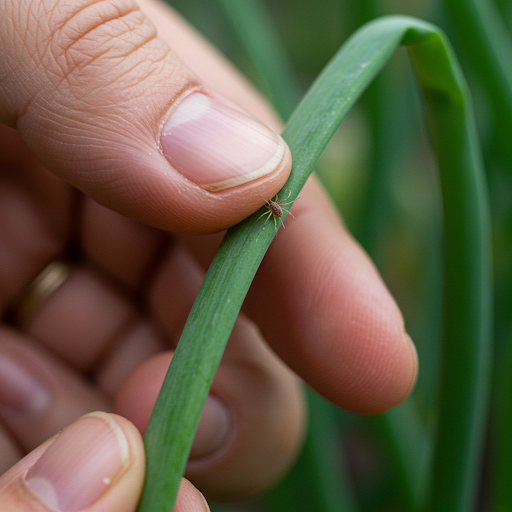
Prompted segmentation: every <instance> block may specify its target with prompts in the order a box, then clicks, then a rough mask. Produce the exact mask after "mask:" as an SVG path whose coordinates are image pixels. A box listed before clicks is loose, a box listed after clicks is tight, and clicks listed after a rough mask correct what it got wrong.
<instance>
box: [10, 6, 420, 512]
mask: <svg viewBox="0 0 512 512" xmlns="http://www.w3.org/2000/svg"><path fill="white" fill-rule="evenodd" d="M83 3H89V4H91V5H92V6H93V7H94V8H97V9H101V8H102V7H103V6H104V5H105V4H111V5H117V4H119V5H120V4H123V5H124V4H127V3H129V2H122V1H120V0H119V1H114V0H111V1H110V2H86V1H85V0H83ZM0 4H1V10H2V12H5V13H7V16H2V20H10V22H11V24H10V25H9V26H8V27H7V29H6V28H5V27H0V38H1V40H0V44H1V45H2V48H3V49H4V50H3V52H4V53H5V55H6V56H8V58H7V57H6V61H5V62H3V63H2V66H3V67H1V68H0V121H1V122H2V123H3V125H1V126H0V140H1V141H2V144H1V146H0V233H2V237H1V239H0V282H1V283H2V289H1V291H0V307H1V308H2V311H3V313H4V314H7V313H9V311H10V310H12V308H13V305H14V304H15V303H16V300H18V298H19V297H20V296H21V294H22V291H23V290H24V289H25V287H26V286H27V285H28V284H29V283H30V282H31V281H32V280H33V279H34V277H35V276H37V275H38V273H39V272H40V271H41V270H42V269H43V268H44V267H45V266H46V265H47V264H48V263H49V262H50V261H52V260H54V259H56V258H59V257H60V256H61V254H62V252H63V251H65V250H66V248H67V247H68V246H69V244H70V241H71V240H72V241H73V243H74V246H75V247H76V249H77V251H76V252H78V253H79V254H80V258H79V259H78V260H77V262H76V267H75V268H74V269H73V270H72V272H71V275H70V277H69V278H68V279H67V280H66V282H65V283H64V284H63V285H62V286H61V287H60V288H59V289H58V290H57V291H56V292H55V293H54V294H52V295H51V296H50V297H49V298H48V299H47V300H46V301H45V302H44V303H43V304H42V305H41V307H40V308H38V309H37V310H36V311H33V312H31V313H30V314H29V315H28V317H27V318H25V319H24V320H23V322H22V324H21V325H18V326H16V327H13V326H11V325H3V326H2V327H0V357H1V356H2V355H4V356H5V355H7V356H8V357H10V358H11V359H14V360H16V361H17V362H18V364H19V365H21V366H23V367H24V368H26V369H27V371H29V372H30V374H31V375H33V376H35V377H36V378H37V379H38V381H39V382H40V383H41V384H42V385H43V386H44V387H45V389H48V390H49V393H50V396H51V401H50V404H49V406H48V407H47V408H46V409H45V410H44V411H43V412H42V413H38V414H35V413H33V412H30V413H26V411H22V412H21V413H20V412H19V411H14V412H13V411H12V410H9V409H8V408H5V407H3V406H0V449H1V450H2V457H1V458H0V459H1V461H0V472H4V475H3V477H2V478H0V503H2V504H6V505H3V506H5V507H6V510H8V511H13V512H14V511H15V512H22V511H23V512H24V511H28V510H30V511H47V510H48V508H46V507H45V506H44V505H42V504H41V503H40V502H39V501H38V500H37V499H35V498H34V497H33V495H31V494H30V493H27V492H26V490H24V487H23V485H21V484H20V481H21V480H20V479H21V478H22V475H23V473H24V472H25V470H26V469H28V468H30V467H31V466H32V465H33V464H34V461H36V460H38V459H39V458H40V457H41V456H42V454H43V453H44V452H45V450H46V449H47V448H48V442H46V443H45V441H46V440H47V439H48V438H50V437H51V436H53V435H54V434H55V433H56V432H58V431H59V430H60V429H62V428H63V427H65V426H67V425H69V424H71V423H72V422H73V421H75V420H76V419H77V418H78V417H79V416H80V415H82V414H85V413H88V412H90V411H93V410H103V411H115V412H116V413H118V414H119V415H121V416H120V418H121V419H120V420H119V422H120V424H121V428H122V429H123V431H124V433H125V435H126V437H127V438H128V439H129V444H130V446H131V447H132V455H131V459H130V470H129V471H127V472H126V473H125V476H126V478H125V476H123V477H122V478H120V479H119V480H118V481H117V483H116V485H114V486H113V487H112V488H111V489H110V490H109V491H108V492H106V493H105V495H104V497H103V498H102V500H100V501H99V502H97V503H96V504H95V508H93V509H91V512H103V511H107V510H109V511H111V510H119V512H128V511H131V510H134V508H135V505H136V501H137V498H138V495H137V493H136V492H135V493H134V492H133V489H139V488H140V484H141V482H142V478H143V467H144V456H143V450H142V448H141V438H140V435H139V433H138V430H139V431H144V429H145V426H146V424H147V420H148V416H149V413H150V409H151V406H152V405H151V404H152V403H153V401H154V399H155V398H156V394H157V393H158V389H159V386H160V383H161V381H162V379H163V375H164V373H165V370H166V368H167V366H168V364H169V361H170V359H171V358H172V353H173V348H174V347H175V345H176V343H177V340H178V338H179V333H180V331H181V329H182V327H183V324H184V322H185V320H186V316H187V313H188V309H189V307H190V305H191V303H192V301H193V298H194V295H195V293H196V292H197V290H198V287H199V285H200V282H201V279H202V276H203V275H204V269H205V268H206V267H207V265H208V262H209V261H210V259H211V257H212V256H213V254H214V252H215V248H216V247H217V245H218V243H219V241H220V237H221V234H218V233H216V232H218V231H219V230H221V229H224V228H226V227H228V226H230V225H232V224H235V223H236V222H238V221H239V220H240V219H243V218H245V217H247V216H248V215H249V214H251V213H253V212H254V211H255V210H256V209H257V208H259V207H260V206H261V205H262V204H264V200H263V199H262V197H274V196H275V194H276V193H277V192H278V191H279V189H280V188H281V186H282V184H283V183H284V182H285V180H286V178H287V176H288V173H289V171H290V166H291V160H290V156H289V154H285V157H284V158H283V161H282V162H281V164H280V165H279V167H278V169H277V170H276V171H275V172H274V173H272V174H271V175H269V176H266V177H264V178H260V179H259V180H256V181H255V182H251V183H248V184H245V185H241V186H238V187H234V188H232V189H227V190H225V191H220V192H215V193H211V192H207V191H205V190H203V189H201V188H200V187H197V186H188V185H187V186H186V187H184V186H182V184H179V185H178V184H176V183H173V182H172V180H168V181H166V182H165V183H163V182H162V179H161V178H160V177H159V175H158V173H157V171H158V170H159V169H161V170H162V174H165V172H166V167H165V165H166V163H165V162H164V161H163V160H162V159H158V157H155V161H154V162H152V168H154V169H155V174H154V175H151V176H149V177H148V176H143V177H142V178H141V177H140V173H138V172H137V170H138V167H137V165H136V164H137V162H139V161H140V160H141V158H145V157H143V156H142V155H143V153H144V150H145V149H146V148H149V147H151V148H152V147H153V146H152V145H154V141H155V140H156V138H158V129H159V127H160V126H161V124H162V121H163V120H164V119H165V116H166V115H167V113H168V110H169V105H170V104H172V102H173V101H174V100H175V99H176V98H177V97H178V96H179V95H180V92H181V91H182V90H183V88H184V87H190V86H191V85H193V84H196V85H197V84H201V87H202V88H203V90H205V91H207V92H208V94H209V95H211V96H212V97H217V98H221V99H222V101H223V102H226V103H229V104H234V105H237V106H238V107H239V108H242V109H245V110H246V111H247V112H248V113H250V114H251V115H253V116H254V117H256V118H257V119H259V120H262V121H264V122H265V123H267V124H269V125H271V126H273V127H274V129H275V130H276V131H279V130H280V129H281V125H280V122H279V120H278V119H277V117H276V115H275V114H274V113H273V111H272V110H271V108H270V107H269V106H268V104H267V103H266V102H265V100H264V99H263V98H262V97H261V96H260V95H259V94H258V93H256V92H255V91H254V89H253V88H252V87H251V86H250V85H249V84H248V83H247V81H246V80H245V79H244V78H243V77H242V76H241V75H239V74H238V72H237V71H236V70H234V69H233V68H232V67H231V65H230V64H229V63H227V62H226V61H225V60H224V59H223V58H222V57H221V56H220V55H219V54H218V53H217V52H216V51H215V50H214V49H213V48H212V47H211V46H209V45H208V44H207V43H206V42H205V41H204V40H203V39H202V38H201V37H200V36H198V35H197V34H196V33H195V32H194V31H193V30H192V29H191V28H190V27H189V26H187V25H186V24H185V23H184V22H183V21H182V20H181V19H180V18H179V17H178V16H177V15H176V14H175V13H173V12H172V11H171V10H170V9H168V8H167V7H165V6H163V5H161V4H159V3H157V2H156V1H152V0H142V1H140V2H139V3H138V5H139V7H140V11H139V10H137V7H136V6H135V5H132V6H130V9H133V11H130V12H132V13H135V14H134V15H132V16H134V18H135V19H136V21H137V22H136V23H134V24H133V26H131V25H130V24H129V20H130V19H132V17H130V16H128V17H126V18H125V20H126V21H127V23H128V25H127V27H126V29H127V32H123V33H113V34H112V33H111V32H108V31H107V32H106V33H105V34H103V33H102V32H101V30H102V27H105V26H108V24H99V27H100V30H99V34H100V35H103V36H104V37H107V38H111V39H109V40H108V41H115V40H117V39H116V38H122V36H123V35H124V36H125V35H126V34H129V35H130V37H132V39H129V40H130V42H131V43H133V44H132V45H130V49H129V50H126V52H127V53H126V55H124V58H123V59H121V60H120V61H119V62H118V61H115V62H116V63H117V67H115V70H116V73H111V69H112V68H111V66H112V63H111V62H109V61H108V59H107V60H106V61H102V60H101V58H99V60H97V61H96V64H97V65H98V66H99V68H98V69H99V70H100V71H101V72H100V73H97V69H96V68H95V67H94V66H91V67H87V66H86V67H85V71H84V72H85V73H87V72H89V71H90V72H91V76H90V77H89V78H90V79H88V80H85V81H83V82H82V84H83V85H81V86H80V87H84V88H85V89H84V90H80V89H76V90H68V89H66V87H63V86H62V85H61V84H58V85H59V86H58V87H56V86H55V84H53V85H52V77H54V76H57V74H58V72H61V71H62V69H61V68H59V66H63V65H64V66H66V65H70V64H77V63H76V62H71V63H70V62H64V64H63V63H62V62H58V61H57V59H54V60H52V59H47V60H45V59H42V60H40V61H38V60H37V59H35V58H34V55H39V53H38V48H41V44H42V43H41V41H40V40H37V39H36V38H34V37H32V36H33V35H35V34H37V35H38V36H39V37H42V38H43V40H44V37H45V31H44V29H45V25H44V20H45V19H46V18H45V17H46V16H49V13H50V14H54V15H57V14H59V13H60V12H63V11H57V10H55V9H56V5H57V4H59V3H58V2H49V1H48V2H35V3H33V2H29V1H28V0H26V1H20V0H1V2H0ZM59 5H60V7H61V9H64V10H65V8H66V5H67V4H66V2H60V4H59ZM45 8H46V9H47V10H48V12H43V11H44V9H45ZM34 9H36V10H38V9H39V11H38V12H37V13H36V14H37V16H35V15H34V12H33V10H34ZM41 9H42V11H41ZM29 12H30V13H31V15H28V14H27V13H29ZM98 12H99V11H98ZM150 20H151V21H150ZM0 23H5V21H0ZM38 24H39V25H38ZM12 26H15V27H17V30H16V31H14V34H15V35H14V36H13V31H12ZM155 27H156V31H157V33H158V35H159V37H158V38H153V35H154V34H153V32H154V28H155ZM148 34H150V35H149V36H148ZM151 34H153V35H151ZM100 35H98V37H100ZM43 42H44V41H43ZM43 47H44V44H43ZM48 49H49V53H50V54H51V51H52V47H51V45H50V46H49V47H48ZM44 55H45V56H47V55H48V53H45V54H44ZM114 60H115V59H114ZM14 61H15V62H17V63H18V64H19V65H18V66H16V67H15V70H14V71H13V72H9V73H6V72H5V70H6V69H7V68H9V66H10V63H12V62H14ZM134 63H137V64H139V65H141V66H139V68H140V67H142V70H143V72H142V73H139V74H135V75H132V74H131V71H130V70H133V69H134V68H136V69H139V68H137V67H136V66H134ZM78 64H80V63H78ZM144 66H147V67H144ZM9 69H11V68H9ZM20 70H22V71H23V72H21V71H20ZM74 72H76V69H75V70H74V71H73V70H69V75H67V76H68V78H69V79H70V80H69V83H72V78H73V73H74ZM26 76H30V80H26V79H25V78H24V77H26ZM98 80H99V81H100V82H101V83H102V87H101V88H97V87H96V85H97V81H98ZM20 84H21V85H20ZM162 84H165V86H162ZM128 89H129V90H130V91H131V93H132V95H133V98H134V99H133V102H132V103H130V105H131V107H130V108H129V109H127V108H126V106H125V105H118V104H117V103H116V102H112V97H118V96H119V93H120V91H126V90H128ZM91 92H93V93H94V94H91ZM83 98H87V99H88V101H82V99H83ZM112 120H114V121H115V122H112ZM111 122H112V123H111ZM102 123H111V125H109V126H111V130H110V131H109V132H108V133H106V132H105V131H104V130H103V128H102V126H103V125H102ZM148 126H149V127H150V129H147V127H148ZM85 143H86V144H89V145H91V146H92V147H94V148H96V150H95V151H96V153H94V152H93V153H92V155H93V156H92V157H91V158H90V157H89V155H88V154H85V153H84V152H83V150H82V149H83V145H84V144H85ZM112 155H115V158H118V159H119V161H115V162H114V161H113V159H111V158H110V157H111V156H112ZM105 162H107V163H105ZM109 162H110V163H109ZM153 164H154V165H153ZM109 165H112V168H110V167H109ZM85 170H87V172H85ZM141 180H142V181H141ZM187 187H188V188H187ZM176 204H179V205H180V207H179V208H175V205H176ZM293 214H294V216H295V218H296V221H292V222H287V229H286V230H282V231H281V232H280V233H279V236H278V237H277V238H276V239H275V241H274V242H273V243H272V245H271V248H270V250H269V252H268V254H267V256H266V257H265V259H264V261H263V263H262V266H261V268H260V270H259V271H258V274H257V276H256V278H255V281H254V284H253V286H252V287H251V290H250V293H249V295H248V297H247V300H246V302H245V305H244V312H243V315H241V318H240V320H239V321H238V322H237V325H236V327H235V330H234V333H233V335H232V337H231V339H230V342H229V344H228V347H227V350H226V354H225V357H224V359H223V361H222V363H221V367H220V368H219V372H218V375H217V377H216V379H215V382H214V385H213V388H212V391H211V394H212V396H213V397H214V398H215V400H217V403H220V404H221V405H222V408H223V409H222V410H223V411H224V413H225V415H224V416H222V418H223V419H224V420H225V421H223V420H222V419H221V420H219V417H218V416H216V415H215V414H214V413H212V414H209V415H208V414H206V413H205V415H204V416H203V419H202V424H201V426H200V429H199V431H198V434H197V437H196V441H195V452H194V453H195V455H194V457H193V458H192V460H191V461H190V463H189V467H188V470H187V474H186V476H187V477H188V478H189V479H190V480H191V481H192V482H193V484H194V485H195V486H197V487H198V488H199V489H200V490H201V491H202V492H204V493H205V494H206V495H207V496H213V497H216V498H221V499H240V498H244V497H248V496H252V495H254V494H257V493H259V492H262V491H264V490H265V489H267V488H268V487H269V486H271V485H272V484H274V483H275V481H276V480H277V479H278V478H279V477H280V476H281V475H282V473H283V472H284V471H285V470H286V469H287V468H288V466H289V465H290V464H291V462H292V461H293V459H294V457H295V455H296V453H297V450H298V449H299V447H300V443H301V440H302V436H303V430H304V403H303V397H302V392H301V388H300V384H299V381H300V379H302V380H304V381H306V382H307V383H308V384H309V385H310V386H312V387H313V388H314V389H316V390H317V391H318V392H320V393H321V394H323V395H324V396H325V397H326V398H327V399H328V400H331V401H332V402H333V403H335V404H337V405H338V406H340V407H344V408H346V409H348V410H351V411H354V412H356V413H362V414H376V413H380V412H383V411H385V410H387V409H389V408H390V407H393V406H394V405H396V404H397V403H399V402H401V401H402V400H403V399H404V398H406V397H407V395H408V394H409V393H410V391H411V390H412V388H413V386H414V383H415V379H416V374H417V358H416V352H415V350H414V346H413V344H412V342H411V341H410V339H409V337H408V336H407V335H406V334H405V329H404V325H403V320H402V316H401V314H400V311H399V309H398V307H397V305H396V303H395V302H394V300H393V298H392V297H391V295H390V294H389V292H388V291H387V289H386V287H385V285H384V284H383V282H382V280H381V279H380V277H379V275H378V273H377V272H376V270H375V268H374V266H373V264H372V263H371V261H370V260H369V258H368V257H367V256H366V254H365V253H364V252H363V251H362V249H361V248H360V247H359V245H358V244H357V243H356V242H355V241H354V239H353V238H352V237H351V235H350V234H349V233H348V232H347V230H346V229H345V227H344V225H343V223H342V221H341V220H340V219H339V217H338V214H337V213H336V211H335V209H334V208H333V206H332V205H331V203H330V202H329V200H328V198H327V197H326V195H325V193H324V191H323V190H322V189H321V187H320V186H319V184H318V183H317V182H316V181H315V180H314V179H311V180H309V182H308V184H307V185H306V187H305V188H304V190H303V191H302V192H301V199H300V201H297V203H296V204H294V205H293ZM178 233H180V234H178ZM198 234H201V235H202V236H198ZM269 291H272V292H273V293H278V295H279V306H278V307H276V306H275V303H274V301H269V300H268V297H269ZM93 306H94V307H93ZM283 326H286V329H283ZM77 340H82V341H80V342H77ZM136 427H137V428H136ZM41 443H45V444H41ZM25 454H29V455H28V458H25V459H22V460H21V462H19V461H20V459H21V457H23V456H24V455H25ZM13 482H14V483H13ZM179 503H180V504H179V505H178V507H182V510H187V511H191V510H205V505H204V501H203V499H202V497H201V495H200V494H199V493H198V492H197V491H196V489H195V488H194V486H193V485H192V484H191V483H190V482H187V481H185V483H184V485H183V487H182V489H181V492H180V502H179ZM113 504H116V505H115V507H117V508H113V507H114V505H113ZM88 510H89V509H88Z"/></svg>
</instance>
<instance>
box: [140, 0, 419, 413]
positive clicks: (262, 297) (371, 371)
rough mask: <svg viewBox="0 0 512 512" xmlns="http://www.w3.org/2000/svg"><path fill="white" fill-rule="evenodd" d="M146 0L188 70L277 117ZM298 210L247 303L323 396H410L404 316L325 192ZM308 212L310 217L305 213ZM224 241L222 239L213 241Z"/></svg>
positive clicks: (351, 402)
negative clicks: (291, 294)
mask: <svg viewBox="0 0 512 512" xmlns="http://www.w3.org/2000/svg"><path fill="white" fill-rule="evenodd" d="M141 1H142V4H143V5H144V6H145V8H146V9H148V11H150V12H155V13H156V12H160V13H161V15H160V16H159V17H157V16H154V18H155V20H157V23H158V26H159V29H160V32H161V33H162V34H164V37H166V39H167V40H168V41H169V43H170V44H171V46H172V47H173V48H174V49H175V50H176V52H177V53H178V54H179V55H180V56H181V58H182V59H183V60H184V61H185V62H186V63H187V65H188V66H189V67H191V68H192V69H194V71H195V72H196V73H197V74H198V75H199V76H201V77H203V78H204V79H208V77H213V80H214V82H212V83H213V84H214V86H215V88H216V90H218V91H219V92H221V93H223V94H225V95H226V96H227V97H229V98H231V99H232V100H233V101H236V102H237V104H239V105H241V106H243V107H244V108H245V109H247V110H248V111H251V112H258V113H259V115H260V116H262V117H263V118H264V119H265V120H267V122H269V123H276V120H275V116H274V115H273V114H272V112H270V111H269V110H268V109H266V108H265V103H264V102H263V101H262V100H261V97H259V96H258V95H257V94H255V93H254V91H251V89H250V87H248V86H247V83H246V82H245V81H244V79H243V78H242V77H241V76H240V75H239V74H237V73H236V72H235V71H234V70H233V68H232V67H230V65H229V64H228V63H227V62H226V61H225V60H223V59H222V58H220V57H219V56H218V55H216V54H215V53H214V52H213V50H212V49H211V48H209V47H208V46H206V45H203V44H201V41H200V40H199V37H198V35H197V34H196V33H194V32H193V31H192V30H191V29H190V28H189V27H187V26H186V25H183V24H178V23H174V24H172V26H173V27H174V28H175V30H170V25H171V23H170V22H169V14H167V15H164V14H163V13H164V8H163V7H162V6H159V4H158V3H156V2H153V1H152V0H141ZM160 27H161V28H160ZM274 126H277V124H274ZM311 181H312V182H313V183H314V180H310V182H311ZM293 212H294V215H295V216H296V217H297V222H296V223H295V222H289V221H288V222H287V226H289V229H288V227H287V229H286V231H284V230H282V231H280V232H279V236H278V237H277V239H276V241H274V242H273V244H272V246H271V249H270V251H269V253H268V255H267V256H266V257H265V259H264V261H263V264H262V267H261V269H260V271H259V272H258V274H257V276H256V279H255V283H254V284H253V286H252V288H251V290H250V291H249V295H248V298H247V300H246V306H247V307H248V308H249V310H250V313H251V316H252V317H253V319H255V320H256V321H257V323H258V325H260V326H261V328H262V330H263V334H264V336H265V338H266V339H267V340H268V341H269V342H271V343H272V345H273V348H274V349H275V350H276V351H277V352H278V353H279V354H280V355H281V356H282V357H284V358H285V361H286V362H287V363H288V364H290V365H291V367H292V368H293V369H294V370H295V371H297V372H298V373H299V374H300V375H301V376H302V377H303V378H305V379H306V380H308V382H309V383H310V384H311V385H313V386H314V387H315V388H316V389H317V390H318V391H320V392H321V393H322V394H323V395H324V396H326V397H327V398H329V399H330V400H332V401H334V402H335V403H337V404H338V405H341V406H344V407H347V408H349V409H351V410H354V411H358V412H366V413H372V412H373V413H375V412H380V411H382V410H385V409H386V408H389V407H391V406H393V405H395V404H396V403H397V402H399V401H401V400H402V399H403V398H405V397H406V396H407V395H408V393H409V392H410V391H411V389H412V387H413V385H414V382H415V379H416V374H417V357H416V352H415V349H414V346H413V344H412V343H411V341H410V339H409V338H408V336H406V335H405V334H404V327H403V320H402V317H401V314H400V312H399V311H398V308H397V307H396V304H395V302H394V300H393V299H392V297H391V296H390V294H389V292H388V291H387V290H386V288H385V286H384V285H383V283H382V280H381V279H380V277H379V276H378V274H377V272H376V271H375V269H374V267H373V265H372V264H371V262H370V261H369V260H368V258H367V256H366V255H365V254H364V252H363V251H362V250H361V249H360V248H359V247H358V246H357V244H356V243H355V242H354V240H353V239H352V238H351V237H350V236H349V235H348V234H347V232H346V230H345V228H344V227H343V226H342V225H341V224H340V222H339V219H338V216H337V214H336V213H335V212H334V210H333V208H332V207H330V205H329V200H328V198H327V197H326V195H325V194H324V193H323V192H321V191H319V190H318V188H317V187H315V186H314V185H308V186H307V188H306V189H305V190H304V192H302V193H301V198H300V201H298V202H297V204H296V205H294V208H293ZM301 212H304V215H305V216H307V218H308V219H306V218H303V219H299V217H302V213H301ZM306 214H307V215H306ZM183 240H186V243H187V246H189V247H190V248H191V249H192V250H194V248H195V249H196V250H194V254H196V256H198V259H199V260H200V261H201V262H202V263H203V262H205V261H208V256H206V257H205V254H206V250H205V248H204V244H203V247H202V248H199V250H197V243H196V242H194V240H191V239H190V238H186V239H185V238H183ZM217 244H218V239H217V238H215V239H214V240H211V244H209V245H211V246H215V245H217ZM303 278H307V279H303ZM290 293H293V294H294V295H293V297H291V296H290ZM269 295H271V298H269ZM309 305H311V307H309ZM283 325H286V326H287V329H286V330H284V329H283V328H282V326H283ZM288 326H290V329H288ZM317 328H319V331H318V333H316V331H315V329H317ZM283 331H284V332H283ZM317 335H318V336H319V338H318V340H319V341H321V343H320V344H319V343H317V337H318V336H317ZM359 372H360V373H359Z"/></svg>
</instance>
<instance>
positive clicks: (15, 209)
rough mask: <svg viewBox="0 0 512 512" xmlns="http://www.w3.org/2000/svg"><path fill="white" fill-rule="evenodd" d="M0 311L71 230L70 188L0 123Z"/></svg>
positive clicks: (62, 244)
mask: <svg viewBox="0 0 512 512" xmlns="http://www.w3.org/2000/svg"><path fill="white" fill-rule="evenodd" d="M0 140H1V141H2V144H0V282H1V283H2V287H1V288H0V310H2V311H3V310H4V309H5V308H6V307H8V306H9V305H10V304H11V303H12V301H13V299H15V297H16V296H17V295H19V293H20V291H21V290H22V289H23V288H24V287H25V285H26V284H27V283H29V282H30V281H31V280H32V279H34V277H35V276H36V275H37V274H38V273H39V272H40V271H41V268H42V267H43V268H44V266H45V265H46V264H47V263H48V262H49V261H51V260H52V259H53V258H55V257H56V256H57V255H59V254H60V253H61V252H62V251H63V250H64V247H65V244H66V237H67V236H68V234H69V231H70V227H71V221H70V220H71V216H70V213H71V207H70V202H71V197H72V195H71V187H69V186H68V185H67V184H66V183H64V182H63V181H62V180H60V179H59V178H57V177H56V176H55V175H53V174H52V173H50V172H49V171H48V170H46V169H44V167H43V166H42V165H41V164H40V163H39V162H38V161H37V159H36V158H34V157H33V155H31V154H30V151H28V149H27V147H26V145H25V144H23V142H22V141H21V139H20V137H19V135H18V134H17V133H16V131H15V130H13V129H12V128H8V127H7V126H2V125H0Z"/></svg>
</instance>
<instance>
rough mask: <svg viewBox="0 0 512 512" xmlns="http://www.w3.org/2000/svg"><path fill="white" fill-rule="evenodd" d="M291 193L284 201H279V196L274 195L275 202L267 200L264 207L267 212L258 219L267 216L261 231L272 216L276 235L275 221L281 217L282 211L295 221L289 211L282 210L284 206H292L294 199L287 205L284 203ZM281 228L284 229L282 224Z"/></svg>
mask: <svg viewBox="0 0 512 512" xmlns="http://www.w3.org/2000/svg"><path fill="white" fill-rule="evenodd" d="M291 193H292V191H291V190H290V193H289V194H288V195H287V196H286V199H283V200H282V201H279V196H278V195H277V194H276V200H275V201H272V199H269V200H268V201H267V202H266V206H267V208H268V211H267V212H264V213H262V214H261V215H260V216H259V217H258V220H259V219H261V217H263V216H264V215H267V218H266V219H265V223H264V224H263V226H262V227H261V229H263V228H264V227H265V224H266V223H267V222H268V219H270V217H271V216H272V217H274V226H275V228H276V233H277V219H278V218H281V217H282V216H283V211H285V212H287V213H289V214H290V215H291V216H292V217H293V218H294V219H295V216H294V215H293V213H292V212H291V211H290V210H287V209H286V208H284V206H287V205H289V204H293V203H294V202H295V201H296V200H295V199H294V200H293V201H288V202H287V203H285V201H286V200H287V199H288V198H289V197H290V195H291ZM283 228H284V224H283Z"/></svg>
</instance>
